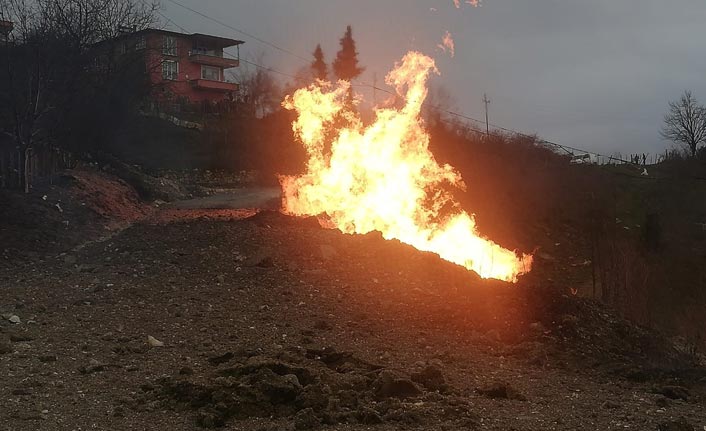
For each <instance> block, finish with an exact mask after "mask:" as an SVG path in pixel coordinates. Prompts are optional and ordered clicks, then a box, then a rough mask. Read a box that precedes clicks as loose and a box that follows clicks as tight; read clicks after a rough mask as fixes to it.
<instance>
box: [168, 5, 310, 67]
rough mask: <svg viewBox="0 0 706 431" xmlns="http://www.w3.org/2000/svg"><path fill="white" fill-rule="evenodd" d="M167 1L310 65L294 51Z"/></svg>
mask: <svg viewBox="0 0 706 431" xmlns="http://www.w3.org/2000/svg"><path fill="white" fill-rule="evenodd" d="M167 1H169V2H170V3H174V4H175V5H177V6H179V7H181V8H184V9H186V10H188V11H190V12H192V13H195V14H197V15H199V16H201V17H203V18H206V19H208V20H210V21H213V22H215V23H217V24H220V25H222V26H224V27H226V28H229V29H231V30H233V31H236V32H238V33H240V34H242V35H244V36H246V37H249V38H251V39H253V40H256V41H258V42H260V43H262V44H265V45H267V46H269V47H271V48H274V49H276V50H278V51H281V52H283V53H285V54H288V55H291V56H292V57H296V58H298V59H299V60H302V61H305V62H307V63H309V60H308V59H307V58H304V57H302V56H300V55H298V54H296V53H294V52H292V51H290V50H288V49H286V48H282V47H281V46H278V45H275V44H274V43H272V42H268V41H266V40H264V39H261V38H259V37H257V36H254V35H252V34H250V33H248V32H245V31H243V30H240V29H239V28H236V27H233V26H232V25H230V24H228V23H225V22H223V21H221V20H219V19H217V18H213V17H212V16H208V15H206V14H205V13H202V12H199V11H197V10H196V9H192V8H190V7H189V6H186V5H184V4H182V3H179V2H178V1H176V0H167Z"/></svg>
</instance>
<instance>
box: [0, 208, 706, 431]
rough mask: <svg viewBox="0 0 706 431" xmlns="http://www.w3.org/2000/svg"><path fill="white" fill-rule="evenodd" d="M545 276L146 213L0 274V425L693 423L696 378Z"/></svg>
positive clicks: (242, 216)
mask: <svg viewBox="0 0 706 431" xmlns="http://www.w3.org/2000/svg"><path fill="white" fill-rule="evenodd" d="M564 265H565V263H560V262H557V261H556V260H555V258H551V259H541V258H540V259H538V262H537V265H536V268H535V270H534V271H533V272H532V273H531V274H530V275H528V276H526V277H524V278H523V279H522V280H521V281H520V282H519V283H518V284H515V285H509V284H505V283H501V282H495V281H488V280H481V279H479V278H478V277H477V276H475V275H474V274H473V273H470V272H467V271H465V270H464V269H462V268H460V267H458V266H456V265H453V264H450V263H448V262H445V261H443V260H441V259H439V258H438V257H437V256H435V255H433V254H430V253H421V252H419V251H417V250H415V249H413V248H411V247H409V246H407V245H404V244H400V243H398V242H395V241H385V240H383V239H382V238H381V237H380V236H379V235H377V234H369V235H364V236H350V235H344V234H341V233H339V232H336V231H333V230H325V229H321V228H320V227H318V223H317V221H316V220H314V219H292V218H289V217H286V216H283V215H281V214H279V213H277V212H271V211H263V212H259V213H258V212H257V211H255V210H242V209H241V210H237V209H236V210H228V209H220V210H178V209H169V210H165V211H163V212H161V213H159V214H158V215H156V216H154V217H151V218H150V219H149V220H147V221H144V222H140V223H137V224H135V225H134V226H132V227H130V228H128V229H125V230H123V231H122V232H120V233H119V234H117V235H115V236H113V237H112V238H110V239H107V240H105V241H102V242H93V243H89V244H87V245H86V246H85V247H83V248H81V249H80V250H78V251H75V252H72V253H70V254H67V255H57V256H54V257H52V258H45V259H28V260H27V261H26V262H24V265H23V266H21V267H19V268H17V267H11V266H7V267H2V268H0V286H1V287H2V288H1V289H0V312H2V313H3V316H4V317H3V319H2V320H1V321H0V353H1V354H0V383H1V384H0V387H1V388H3V389H2V393H1V396H0V423H1V424H3V429H12V430H63V429H66V430H69V429H71V430H74V429H82V430H86V429H111V430H133V429H155V430H161V429H171V430H187V429H198V428H217V427H221V428H222V429H232V430H282V429H285V430H286V429H335V430H363V429H373V430H378V429H379V430H397V429H410V430H417V429H418V430H456V429H463V430H465V429H493V430H495V429H496V430H512V429H515V430H568V429H571V430H575V429H583V430H597V429H601V430H611V429H639V430H657V429H660V430H687V429H702V428H703V427H704V426H706V409H704V402H705V400H706V398H705V397H706V371H704V369H703V368H700V367H699V366H698V364H696V363H695V362H693V359H694V358H692V357H690V356H688V355H686V354H684V353H681V352H679V351H677V350H675V349H674V348H672V347H671V345H670V344H669V343H668V342H667V341H666V340H665V339H663V338H661V337H660V336H659V335H658V334H655V333H652V332H648V331H646V330H644V329H641V328H639V327H636V326H634V325H631V324H629V323H628V322H626V321H624V320H622V319H620V318H617V317H615V315H614V314H613V313H612V312H611V311H610V310H607V309H605V308H602V307H600V306H599V305H597V304H595V303H593V302H590V301H588V300H584V299H581V298H578V297H575V296H572V295H570V294H568V293H567V292H566V291H565V290H564V287H563V286H562V283H561V281H560V280H561V276H562V275H561V274H562V272H563V271H564V268H565V266H564ZM12 316H16V317H18V318H19V319H20V323H12V322H11V321H10V320H9V319H11V318H12ZM14 320H17V319H14ZM150 337H151V338H150Z"/></svg>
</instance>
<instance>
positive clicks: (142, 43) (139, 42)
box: [135, 36, 147, 51]
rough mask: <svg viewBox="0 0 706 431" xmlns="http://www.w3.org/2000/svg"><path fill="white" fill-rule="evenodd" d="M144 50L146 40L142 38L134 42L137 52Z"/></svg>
mask: <svg viewBox="0 0 706 431" xmlns="http://www.w3.org/2000/svg"><path fill="white" fill-rule="evenodd" d="M145 48H147V40H146V39H145V37H144V36H140V37H138V38H137V41H136V42H135V49H136V50H138V51H139V50H141V49H145Z"/></svg>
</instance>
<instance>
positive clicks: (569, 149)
mask: <svg viewBox="0 0 706 431" xmlns="http://www.w3.org/2000/svg"><path fill="white" fill-rule="evenodd" d="M142 1H143V2H144V0H142ZM168 1H169V2H171V3H174V4H175V5H177V6H180V7H182V8H184V9H186V10H189V11H191V12H193V13H195V14H197V15H199V16H202V17H204V18H206V19H209V20H211V21H213V22H216V23H218V24H220V25H223V26H225V27H227V28H229V29H231V30H233V31H236V32H238V33H241V34H244V35H246V36H248V37H250V38H252V39H254V40H257V41H258V42H261V43H264V44H266V45H268V46H271V47H273V48H275V49H277V50H279V51H282V52H284V53H286V54H289V55H292V56H294V57H296V58H298V59H300V60H303V61H306V62H307V63H308V62H309V60H307V59H306V58H304V57H301V56H299V55H297V54H295V53H293V52H291V51H289V50H287V49H285V48H282V47H279V46H277V45H275V44H273V43H271V42H268V41H266V40H263V39H260V38H258V37H256V36H253V35H251V34H249V33H247V32H244V31H242V30H240V29H238V28H235V27H233V26H231V25H230V24H226V23H224V22H222V21H220V20H218V19H216V18H213V17H210V16H208V15H206V14H204V13H202V12H199V11H197V10H195V9H192V8H190V7H188V6H185V5H183V4H181V3H179V2H177V1H176V0H168ZM157 13H158V14H159V15H160V16H162V17H163V18H164V19H166V20H167V22H171V23H172V24H174V25H175V26H176V27H178V28H179V29H181V30H182V31H183V32H185V33H188V31H187V30H186V29H185V28H184V27H182V26H180V25H179V24H177V23H176V22H174V21H173V20H171V19H169V17H167V16H166V15H164V14H163V13H161V12H159V11H157ZM223 53H224V54H225V55H228V56H229V57H231V58H233V59H237V60H239V61H242V62H243V63H246V64H249V65H251V66H254V67H256V68H259V69H262V70H266V71H268V72H272V73H275V74H278V75H282V76H286V77H288V78H292V79H295V80H296V79H299V78H298V77H296V76H294V75H292V74H289V73H285V72H282V71H279V70H277V69H274V68H272V67H268V66H263V65H260V64H258V63H255V62H253V61H249V60H246V59H243V58H240V57H239V56H235V55H233V54H232V53H230V52H228V51H226V50H225V49H224V50H223ZM351 85H352V86H354V87H368V88H371V89H373V91H376V90H377V91H382V92H385V93H388V94H392V95H395V93H393V92H392V91H390V90H387V89H385V88H380V87H378V86H377V85H375V83H374V84H373V85H370V84H364V83H361V84H351ZM483 102H484V103H485V109H486V119H485V122H483V121H482V120H479V119H477V118H473V117H470V116H468V115H466V114H463V113H458V112H455V111H451V110H448V109H444V108H441V107H439V106H435V105H431V107H432V108H434V109H436V110H437V111H441V112H444V113H447V114H449V115H452V116H455V117H458V118H463V119H465V120H470V121H474V122H476V123H478V124H483V123H485V127H486V132H485V133H486V136H489V135H490V127H493V129H496V130H501V131H503V132H507V133H511V134H514V135H517V136H522V137H525V138H530V139H534V140H536V141H537V142H538V143H541V144H545V145H550V146H553V147H555V148H559V149H562V150H564V151H566V152H567V153H568V154H570V155H574V154H573V152H574V151H577V152H580V153H584V154H590V155H593V156H596V157H603V158H605V159H608V160H615V161H619V162H622V163H628V164H632V163H633V162H631V161H628V160H624V159H622V158H620V157H614V156H607V155H605V154H601V153H597V152H594V151H589V150H584V149H582V148H577V147H572V146H569V145H564V144H559V143H556V142H552V141H549V140H546V139H541V138H538V137H537V136H533V135H528V134H526V133H523V132H520V131H517V130H513V129H509V128H506V127H502V126H499V125H497V124H492V123H490V122H489V121H488V115H487V114H488V103H490V100H488V98H487V96H486V95H483ZM471 130H472V131H474V132H477V133H482V132H481V131H480V130H477V129H473V128H472V129H471Z"/></svg>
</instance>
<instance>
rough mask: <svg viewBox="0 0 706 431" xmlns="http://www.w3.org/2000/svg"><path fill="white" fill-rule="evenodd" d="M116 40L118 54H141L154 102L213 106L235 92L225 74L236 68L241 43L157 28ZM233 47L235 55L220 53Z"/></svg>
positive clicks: (235, 85)
mask: <svg viewBox="0 0 706 431" xmlns="http://www.w3.org/2000/svg"><path fill="white" fill-rule="evenodd" d="M120 39H121V40H120V43H121V45H119V47H118V49H119V50H120V51H122V52H126V51H127V50H135V51H144V53H145V54H144V59H145V65H146V66H147V71H148V73H149V76H150V80H151V82H152V84H154V86H155V89H156V90H155V98H156V99H159V100H165V99H166V100H170V99H177V98H183V99H186V100H188V101H189V102H191V103H200V102H213V103H217V102H220V101H223V100H231V99H232V98H233V94H234V92H236V91H237V90H238V84H236V83H234V82H228V81H227V80H226V76H225V71H226V69H230V68H234V67H238V65H239V57H240V50H239V45H241V44H242V43H243V41H241V40H235V39H228V38H224V37H218V36H211V35H207V34H200V33H193V34H185V33H177V32H173V31H168V30H158V29H145V30H140V31H137V32H134V33H130V34H126V35H124V36H121V37H120ZM233 46H234V47H236V49H237V52H236V53H235V54H229V53H227V52H225V51H224V49H225V48H228V47H233Z"/></svg>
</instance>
